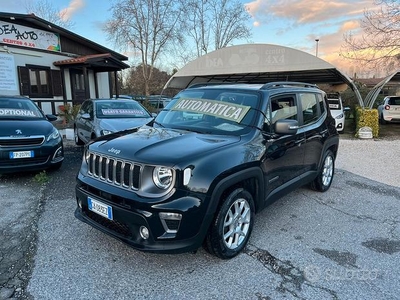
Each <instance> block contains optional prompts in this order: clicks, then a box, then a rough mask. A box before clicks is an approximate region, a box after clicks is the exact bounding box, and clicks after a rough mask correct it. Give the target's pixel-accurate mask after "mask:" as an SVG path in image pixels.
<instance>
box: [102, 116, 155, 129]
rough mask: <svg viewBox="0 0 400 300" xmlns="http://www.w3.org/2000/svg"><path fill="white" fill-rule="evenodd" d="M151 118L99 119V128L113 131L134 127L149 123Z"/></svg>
mask: <svg viewBox="0 0 400 300" xmlns="http://www.w3.org/2000/svg"><path fill="white" fill-rule="evenodd" d="M151 120H153V118H126V119H99V120H98V122H99V128H101V129H107V130H110V131H113V132H117V131H121V130H126V129H130V128H136V127H139V126H142V125H144V124H147V123H149V122H150V121H151Z"/></svg>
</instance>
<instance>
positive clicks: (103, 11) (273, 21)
mask: <svg viewBox="0 0 400 300" xmlns="http://www.w3.org/2000/svg"><path fill="white" fill-rule="evenodd" d="M34 1H35V0H0V11H3V12H13V13H28V12H27V10H26V7H27V5H26V3H27V2H28V3H29V2H30V3H32V2H34ZM240 1H241V2H242V3H243V5H244V6H245V7H246V8H247V9H248V11H249V13H250V15H251V18H250V20H249V24H248V25H249V26H250V27H251V32H252V38H251V39H250V41H251V42H253V43H265V44H275V45H282V46H286V47H291V48H295V49H298V50H302V51H305V52H307V53H310V54H313V55H316V54H317V48H318V57H320V58H322V59H324V60H326V61H328V62H329V63H331V64H333V65H335V66H336V67H337V68H338V69H340V70H342V71H343V72H344V73H346V74H347V75H349V76H352V75H353V73H354V72H356V71H358V72H360V70H356V69H355V67H354V65H353V63H351V62H349V61H348V60H344V59H342V58H341V57H340V55H339V54H340V50H341V47H342V46H343V35H344V34H345V33H346V32H349V31H350V30H351V31H352V33H353V34H354V35H357V34H359V32H360V30H359V29H360V19H362V18H363V16H364V15H363V14H364V11H365V9H374V8H375V9H376V5H374V1H373V0H332V1H326V0H253V1H252V0H240ZM51 2H52V4H53V5H54V8H56V9H59V10H60V11H61V10H66V14H65V15H66V16H67V17H69V18H70V21H71V22H73V23H74V26H73V28H70V30H71V31H73V32H74V33H76V34H78V35H80V36H83V37H85V38H87V39H90V40H92V41H94V42H96V43H98V44H101V45H103V46H105V47H107V48H110V49H112V50H114V51H117V52H121V51H119V49H116V48H115V47H114V45H113V44H112V43H110V42H108V41H107V36H106V34H105V33H104V32H103V30H102V26H103V24H104V22H105V21H107V20H108V19H110V17H111V11H110V7H111V5H112V3H113V1H112V0H52V1H51ZM316 39H318V40H319V41H318V42H316ZM243 43H246V41H236V42H235V43H234V44H235V45H238V44H243ZM128 56H129V55H128ZM166 71H169V70H166Z"/></svg>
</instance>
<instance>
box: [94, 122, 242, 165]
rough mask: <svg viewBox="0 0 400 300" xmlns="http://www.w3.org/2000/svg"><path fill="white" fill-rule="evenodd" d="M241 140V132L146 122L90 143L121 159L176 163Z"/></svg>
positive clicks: (95, 149) (166, 163) (167, 163)
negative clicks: (223, 132) (155, 125)
mask: <svg viewBox="0 0 400 300" xmlns="http://www.w3.org/2000/svg"><path fill="white" fill-rule="evenodd" d="M239 141H240V137H239V136H221V135H210V134H199V133H195V132H189V131H181V130H173V129H166V128H153V127H149V126H143V127H141V128H139V129H138V130H137V131H135V132H133V133H130V134H126V135H121V134H111V135H108V136H104V137H102V138H100V139H98V140H96V141H95V142H94V143H92V144H90V145H89V147H90V150H92V151H96V152H101V153H104V154H106V155H112V156H116V157H119V158H121V159H126V160H133V161H136V162H141V163H151V164H163V165H170V166H172V165H175V164H176V163H177V162H182V161H184V160H186V159H189V158H193V157H194V156H196V155H197V154H200V153H202V154H204V153H205V152H208V151H212V150H215V149H217V148H220V147H226V146H228V145H231V144H233V143H237V142H239Z"/></svg>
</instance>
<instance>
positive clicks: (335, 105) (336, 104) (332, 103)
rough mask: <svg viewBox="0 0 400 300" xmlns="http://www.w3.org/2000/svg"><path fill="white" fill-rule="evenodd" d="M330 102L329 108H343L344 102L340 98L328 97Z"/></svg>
mask: <svg viewBox="0 0 400 300" xmlns="http://www.w3.org/2000/svg"><path fill="white" fill-rule="evenodd" d="M328 103H329V108H330V109H331V110H338V109H342V104H341V102H340V99H328Z"/></svg>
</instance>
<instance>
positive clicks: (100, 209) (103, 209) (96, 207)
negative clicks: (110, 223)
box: [87, 197, 113, 220]
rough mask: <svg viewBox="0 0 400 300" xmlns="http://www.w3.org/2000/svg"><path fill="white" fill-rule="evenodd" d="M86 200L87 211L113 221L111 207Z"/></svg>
mask: <svg viewBox="0 0 400 300" xmlns="http://www.w3.org/2000/svg"><path fill="white" fill-rule="evenodd" d="M87 200H88V206H89V210H91V211H92V212H94V213H96V214H99V215H100V216H103V217H104V218H107V219H109V220H112V219H113V213H112V207H111V206H110V205H107V204H104V203H101V202H100V201H97V200H94V199H93V198H90V197H88V198H87Z"/></svg>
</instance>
